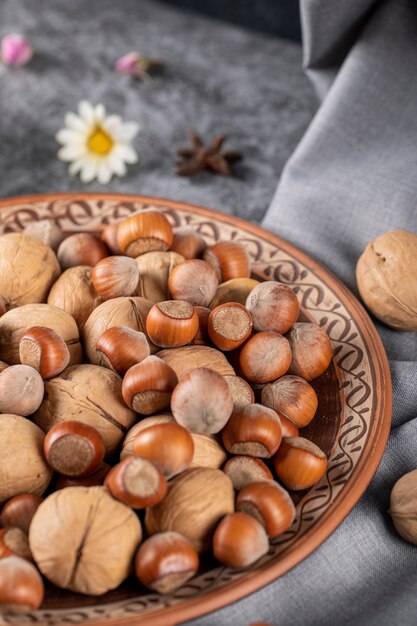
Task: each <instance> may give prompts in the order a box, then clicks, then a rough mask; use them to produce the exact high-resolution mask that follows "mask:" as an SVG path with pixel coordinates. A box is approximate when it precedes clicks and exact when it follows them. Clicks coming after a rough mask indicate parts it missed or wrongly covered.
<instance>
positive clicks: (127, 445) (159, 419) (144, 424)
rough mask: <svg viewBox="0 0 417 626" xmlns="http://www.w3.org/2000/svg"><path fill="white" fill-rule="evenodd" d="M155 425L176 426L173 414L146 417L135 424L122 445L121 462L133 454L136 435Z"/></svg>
mask: <svg viewBox="0 0 417 626" xmlns="http://www.w3.org/2000/svg"><path fill="white" fill-rule="evenodd" d="M154 424H176V422H175V419H174V417H173V415H172V414H171V413H158V414H157V415H152V416H151V417H145V418H143V419H141V420H140V421H139V422H136V424H133V426H132V427H131V428H129V430H128V431H127V433H126V435H125V438H124V439H123V443H122V450H121V452H120V460H121V461H123V459H125V458H126V457H127V456H131V455H132V454H133V442H134V441H135V439H136V435H137V434H138V433H140V432H141V431H142V430H145V428H149V426H153V425H154Z"/></svg>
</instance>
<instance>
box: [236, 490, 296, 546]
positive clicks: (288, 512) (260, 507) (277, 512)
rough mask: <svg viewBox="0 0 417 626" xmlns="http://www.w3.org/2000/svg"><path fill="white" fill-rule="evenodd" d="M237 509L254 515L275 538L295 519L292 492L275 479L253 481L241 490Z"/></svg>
mask: <svg viewBox="0 0 417 626" xmlns="http://www.w3.org/2000/svg"><path fill="white" fill-rule="evenodd" d="M236 510H237V511H241V512H242V513H247V514H248V515H252V517H254V518H255V519H257V520H258V522H261V524H262V526H263V527H264V528H265V530H266V534H267V535H268V537H270V538H273V537H277V536H278V535H281V534H282V533H285V531H287V530H288V529H289V527H290V526H291V524H292V523H293V521H294V519H295V506H294V503H293V501H292V500H291V496H290V494H289V493H288V492H287V491H285V489H283V488H282V487H281V486H280V485H279V484H278V483H277V482H275V481H274V480H266V481H265V480H264V481H261V482H253V483H250V484H248V485H246V486H245V487H243V489H242V490H241V491H240V492H239V494H238V496H237V500H236Z"/></svg>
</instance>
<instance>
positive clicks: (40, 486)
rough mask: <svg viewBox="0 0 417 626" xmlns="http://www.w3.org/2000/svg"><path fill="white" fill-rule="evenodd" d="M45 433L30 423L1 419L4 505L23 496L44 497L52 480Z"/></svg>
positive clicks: (0, 473)
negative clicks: (26, 494)
mask: <svg viewBox="0 0 417 626" xmlns="http://www.w3.org/2000/svg"><path fill="white" fill-rule="evenodd" d="M44 438H45V435H44V433H43V432H42V431H41V429H40V428H38V426H36V424H34V423H33V422H31V421H30V420H28V419H26V418H24V417H20V416H19V415H12V414H10V413H4V414H3V415H0V447H1V449H2V451H3V454H1V456H0V502H3V501H4V500H8V499H9V498H12V497H13V496H16V495H18V494H19V493H34V494H36V495H37V496H41V495H42V494H43V492H44V491H45V489H46V488H47V486H48V485H49V482H50V480H51V478H52V470H51V469H50V468H49V467H48V465H47V464H46V461H45V457H44V455H43V440H44Z"/></svg>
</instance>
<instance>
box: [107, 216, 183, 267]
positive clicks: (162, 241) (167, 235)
mask: <svg viewBox="0 0 417 626" xmlns="http://www.w3.org/2000/svg"><path fill="white" fill-rule="evenodd" d="M172 241H173V234H172V226H171V224H170V223H169V222H168V220H167V218H166V217H165V215H164V214H163V213H161V212H160V211H155V210H153V209H149V210H146V211H140V212H138V213H134V214H133V215H131V216H129V217H127V218H125V219H124V220H122V221H121V222H120V223H119V226H118V229H117V244H118V246H119V248H120V250H121V251H122V253H123V254H126V255H127V256H131V257H137V256H139V255H141V254H144V253H145V252H151V251H154V250H168V249H169V248H170V247H171V244H172Z"/></svg>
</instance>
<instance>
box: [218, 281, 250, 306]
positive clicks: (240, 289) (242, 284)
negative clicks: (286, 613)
mask: <svg viewBox="0 0 417 626" xmlns="http://www.w3.org/2000/svg"><path fill="white" fill-rule="evenodd" d="M256 285H259V280H255V279H254V278H231V279H230V280H227V281H226V282H225V283H221V284H220V285H219V286H218V288H217V292H216V295H215V296H214V298H213V300H212V302H211V304H210V306H211V308H212V309H214V308H216V306H219V304H225V303H226V302H238V303H239V304H246V300H247V299H248V295H249V294H250V292H251V291H252V289H253V288H254V287H256Z"/></svg>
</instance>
